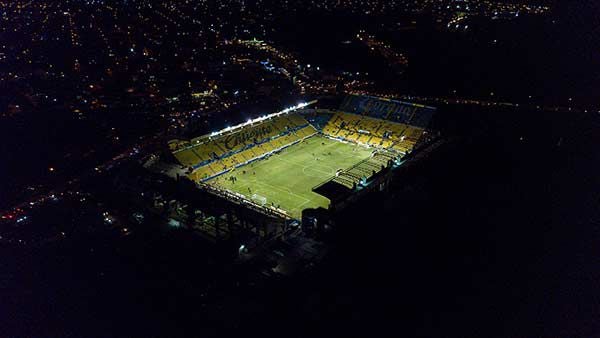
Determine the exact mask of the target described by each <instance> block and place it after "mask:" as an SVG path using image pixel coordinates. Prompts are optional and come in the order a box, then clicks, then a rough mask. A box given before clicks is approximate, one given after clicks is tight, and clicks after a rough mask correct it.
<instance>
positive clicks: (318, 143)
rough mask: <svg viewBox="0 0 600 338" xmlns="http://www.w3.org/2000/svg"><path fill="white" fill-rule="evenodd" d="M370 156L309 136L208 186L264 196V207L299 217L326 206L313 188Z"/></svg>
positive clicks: (366, 151)
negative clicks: (310, 209)
mask: <svg viewBox="0 0 600 338" xmlns="http://www.w3.org/2000/svg"><path fill="white" fill-rule="evenodd" d="M370 154H371V150H370V149H368V148H365V147H362V146H357V145H352V144H347V143H342V142H337V141H332V140H330V139H328V138H325V137H322V136H313V137H311V138H308V139H306V140H304V141H303V142H301V143H298V144H296V145H293V146H291V147H288V148H287V149H285V150H283V151H281V152H280V153H279V154H276V155H272V156H271V157H269V158H267V159H263V160H260V161H255V162H253V163H251V164H248V165H245V166H243V167H240V168H237V169H235V170H234V171H232V172H229V173H227V174H224V175H221V176H219V177H217V178H215V179H212V180H210V181H209V182H208V183H209V184H214V185H218V186H220V187H221V188H226V189H228V190H231V191H235V192H238V193H240V194H243V195H245V196H246V197H248V198H252V196H253V195H254V194H256V195H259V196H262V197H265V198H266V199H267V204H268V205H271V203H274V204H275V206H277V205H279V207H280V208H281V209H283V210H286V211H287V212H288V214H289V215H290V216H292V217H294V218H300V217H301V215H302V210H303V209H306V208H316V207H325V208H326V207H327V206H328V205H329V200H328V199H327V198H325V197H323V196H321V195H319V194H316V193H314V192H312V188H313V187H314V186H316V185H317V184H319V183H322V182H324V181H325V180H327V179H328V178H330V177H332V176H333V175H335V172H336V170H338V169H346V168H349V167H351V166H352V165H354V164H356V163H358V162H359V161H361V160H363V159H365V158H367V157H369V156H370ZM244 171H245V172H246V173H245V174H244V173H243V172H244ZM232 176H234V177H236V178H237V180H236V181H235V182H233V181H231V180H230V177H232Z"/></svg>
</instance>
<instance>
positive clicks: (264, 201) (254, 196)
mask: <svg viewBox="0 0 600 338" xmlns="http://www.w3.org/2000/svg"><path fill="white" fill-rule="evenodd" d="M252 200H253V201H254V202H255V203H258V204H260V205H262V206H264V205H265V204H267V198H266V197H264V196H261V195H258V194H252Z"/></svg>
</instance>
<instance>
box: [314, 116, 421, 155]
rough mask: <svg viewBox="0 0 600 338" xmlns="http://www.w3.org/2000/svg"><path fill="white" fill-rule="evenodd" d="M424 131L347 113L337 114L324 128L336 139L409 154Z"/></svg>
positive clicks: (325, 132)
mask: <svg viewBox="0 0 600 338" xmlns="http://www.w3.org/2000/svg"><path fill="white" fill-rule="evenodd" d="M423 132H424V129H422V128H419V127H414V126H409V125H406V124H402V123H396V122H390V121H386V120H381V119H377V118H373V117H370V116H361V115H356V114H351V113H345V112H337V113H336V114H335V115H334V116H333V117H332V118H331V119H330V120H329V122H328V123H327V125H326V126H325V127H324V128H323V133H324V134H326V135H329V136H331V137H335V138H342V139H344V140H347V141H350V142H355V143H362V144H368V145H371V146H374V147H379V148H385V149H390V150H395V151H398V152H401V153H407V152H409V151H410V150H412V148H413V147H414V145H415V144H416V143H417V141H418V140H419V138H420V137H421V135H422V134H423Z"/></svg>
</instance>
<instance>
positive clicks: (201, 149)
mask: <svg viewBox="0 0 600 338" xmlns="http://www.w3.org/2000/svg"><path fill="white" fill-rule="evenodd" d="M301 126H304V127H302V128H301V129H298V130H296V131H294V132H291V133H288V134H286V135H282V136H281V134H283V133H285V132H287V131H289V130H290V128H291V129H295V128H298V127H301ZM316 132H317V131H316V129H315V128H314V127H313V126H312V125H310V124H309V123H308V122H307V121H306V120H305V119H304V118H303V117H302V116H300V115H298V114H289V115H284V116H277V117H274V118H271V119H269V120H267V121H262V122H259V123H256V124H255V125H250V126H246V127H243V128H240V129H239V130H236V131H235V132H233V133H225V134H222V135H219V136H217V137H210V136H206V137H199V138H196V139H193V140H192V141H191V142H188V143H187V144H186V145H185V146H181V145H180V146H179V148H178V150H175V151H174V155H175V157H176V158H177V160H178V161H179V162H180V163H181V164H183V165H185V166H188V167H192V166H194V165H197V164H198V163H201V162H203V161H208V160H212V162H210V163H208V164H207V165H203V166H200V167H198V168H196V169H195V170H194V171H193V172H192V173H191V174H190V175H189V176H190V178H192V179H193V180H201V179H204V178H207V177H210V176H212V175H216V174H218V173H221V172H223V171H226V170H231V169H233V168H235V167H236V166H238V165H240V164H243V163H245V162H248V161H250V160H252V159H255V158H258V157H260V156H263V155H264V154H267V153H269V152H271V151H274V150H276V149H279V148H282V147H285V146H287V145H289V144H291V143H293V142H296V141H298V140H301V139H303V138H305V137H308V136H311V135H313V134H315V133H316ZM232 140H234V141H233V142H232ZM256 140H267V141H266V142H263V143H260V144H255V141H256ZM247 146H251V147H249V148H248V149H244V148H245V147H247ZM242 149H243V150H242Z"/></svg>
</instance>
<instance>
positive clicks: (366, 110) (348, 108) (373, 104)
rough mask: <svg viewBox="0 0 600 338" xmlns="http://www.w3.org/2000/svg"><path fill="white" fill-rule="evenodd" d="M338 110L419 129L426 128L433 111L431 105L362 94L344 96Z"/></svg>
mask: <svg viewBox="0 0 600 338" xmlns="http://www.w3.org/2000/svg"><path fill="white" fill-rule="evenodd" d="M340 110H341V111H345V112H350V113H354V114H358V115H365V116H371V117H374V118H378V119H383V120H388V121H393V122H397V123H402V124H407V125H411V126H414V127H418V128H421V129H425V128H427V126H428V125H429V122H430V121H431V118H432V117H433V114H434V113H435V108H433V107H429V106H424V105H421V104H415V103H409V102H403V101H397V100H390V99H383V98H376V97H371V96H364V95H363V96H358V95H348V96H346V97H345V98H344V100H343V102H342V104H341V105H340Z"/></svg>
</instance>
